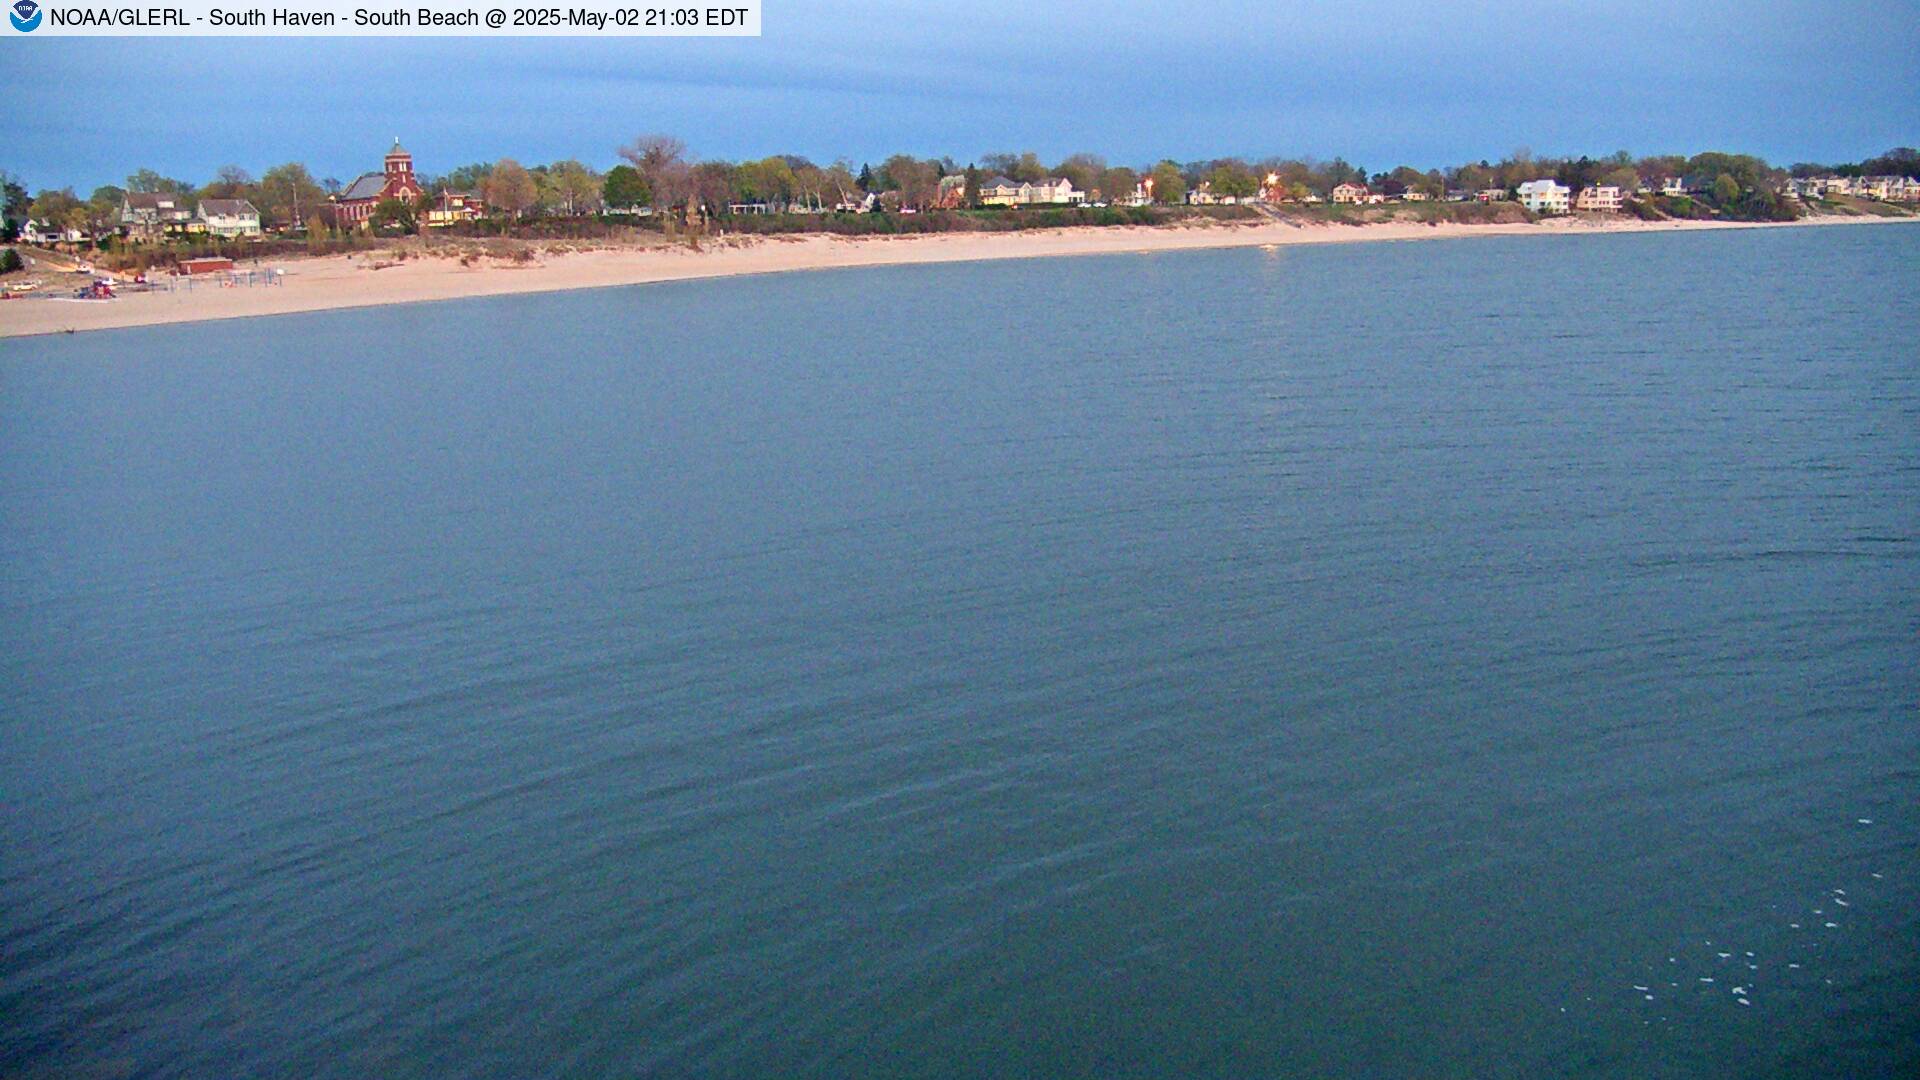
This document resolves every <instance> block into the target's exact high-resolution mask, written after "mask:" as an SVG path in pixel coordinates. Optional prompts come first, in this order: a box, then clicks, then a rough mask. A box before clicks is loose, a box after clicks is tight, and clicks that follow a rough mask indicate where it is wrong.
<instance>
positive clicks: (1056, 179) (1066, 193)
mask: <svg viewBox="0 0 1920 1080" xmlns="http://www.w3.org/2000/svg"><path fill="white" fill-rule="evenodd" d="M1020 195H1021V202H1022V203H1023V204H1034V203H1039V204H1045V205H1051V206H1071V205H1074V204H1076V203H1083V202H1086V201H1087V193H1086V192H1084V191H1078V190H1075V189H1074V186H1073V181H1071V180H1069V179H1067V178H1066V177H1064V176H1050V177H1047V178H1046V179H1045V180H1035V181H1034V182H1033V183H1031V184H1027V185H1024V186H1023V187H1022V190H1021V192H1020Z"/></svg>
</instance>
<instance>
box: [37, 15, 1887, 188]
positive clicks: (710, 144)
mask: <svg viewBox="0 0 1920 1080" xmlns="http://www.w3.org/2000/svg"><path fill="white" fill-rule="evenodd" d="M1522 10H1524V11H1526V12H1527V13H1528V14H1527V15H1526V16H1525V17H1523V16H1522V15H1520V14H1519V12H1520V11H1522ZM764 12H765V15H764V35H763V36H762V37H761V38H759V39H622V40H609V41H600V40H591V39H586V38H562V39H520V40H512V41H500V40H478V39H464V38H461V39H453V38H443V39H423V38H412V39H365V38H360V39H339V40H325V39H311V38H304V39H300V38H279V39H248V40H245V41H236V40H232V39H222V40H216V39H159V38H151V39H139V38H93V39H75V38H65V39H60V38H45V37H41V38H20V37H16V36H8V37H4V38H0V71H5V72H7V73H8V78H7V79H6V80H5V84H6V87H7V93H6V101H5V105H4V106H3V107H0V108H3V110H4V111H3V113H0V169H5V170H8V171H11V172H13V173H16V174H18V175H20V176H21V177H22V178H23V179H24V180H25V182H26V183H27V185H28V186H29V187H30V188H35V189H37V188H40V187H44V186H59V185H66V184H72V185H73V186H74V187H75V188H77V189H79V190H80V192H81V193H82V194H83V195H84V194H85V193H86V192H87V191H89V190H91V188H92V187H93V186H94V185H96V184H101V183H118V182H120V181H121V179H122V178H123V177H125V176H126V175H127V174H128V173H129V172H131V171H133V170H134V169H136V168H139V167H142V166H145V167H150V168H154V169H157V170H159V171H160V172H162V173H165V174H167V175H171V176H179V177H182V178H185V179H191V180H196V181H198V180H204V179H206V178H208V177H210V176H211V174H212V173H213V171H214V170H215V169H216V168H217V167H219V166H220V165H222V164H226V163H230V162H231V163H235V164H239V165H241V166H243V167H245V168H247V169H249V170H250V171H252V172H254V173H256V174H258V173H259V172H261V171H263V170H264V169H265V168H266V167H268V166H269V165H272V164H276V163H278V162H282V161H289V160H298V161H304V162H306V163H307V164H308V166H309V167H310V168H312V169H313V171H314V173H315V175H318V176H337V177H340V178H343V179H347V178H351V177H352V176H353V175H355V174H356V173H358V172H360V171H362V170H366V169H374V168H378V166H379V157H380V154H381V152H382V151H383V150H384V149H385V148H386V146H387V144H388V142H389V141H390V140H391V139H392V138H393V137H394V136H396V135H398V136H399V137H400V138H401V139H402V140H403V141H404V142H405V143H406V144H407V146H408V148H409V149H411V150H413V152H414V154H415V156H416V158H417V160H418V167H419V168H420V169H421V170H422V171H423V172H427V173H437V172H443V171H445V170H447V169H449V168H451V167H453V166H455V165H459V164H462V163H465V162H470V161H476V160H483V159H484V160H492V159H496V158H500V157H514V158H518V159H519V160H521V161H522V162H525V163H535V162H545V161H553V160H557V159H560V158H566V157H577V158H579V159H581V160H584V161H586V162H588V163H589V164H593V165H596V166H600V167H604V166H606V165H610V164H612V163H613V162H614V161H615V160H616V159H615V157H614V149H615V147H617V146H618V145H619V144H620V143H622V142H624V141H626V140H628V139H630V138H631V137H632V136H634V135H636V134H639V133H642V132H649V131H668V132H673V133H676V134H678V135H680V136H681V137H682V138H684V139H685V140H686V141H687V142H688V144H689V145H690V146H691V147H692V149H693V151H694V152H695V153H696V154H697V155H700V156H713V157H728V158H739V157H746V156H762V155H765V154H770V153H800V154H805V155H808V156H810V157H812V158H814V159H816V160H819V161H829V160H832V159H834V158H836V157H842V156H844V157H847V158H850V159H851V160H852V161H853V162H854V163H855V164H856V165H857V164H858V163H860V162H861V161H863V160H873V161H878V160H879V159H880V158H882V157H884V156H886V155H887V154H889V153H894V152H902V151H904V152H909V153H915V154H921V155H926V156H939V155H951V156H953V157H955V158H957V159H959V160H961V161H966V160H969V159H971V158H974V157H977V156H979V155H980V154H983V153H987V152H990V151H995V150H1014V151H1019V150H1029V149H1030V150H1036V151H1038V152H1039V153H1040V154H1041V156H1042V157H1044V158H1046V159H1048V160H1050V161H1051V160H1057V159H1058V158H1060V157H1063V156H1065V155H1066V154H1069V153H1072V152H1075V151H1079V150H1089V151H1093V152H1096V153H1102V154H1105V155H1106V156H1107V157H1108V158H1110V159H1112V160H1114V161H1116V162H1119V163H1126V164H1137V163H1141V162H1147V161H1151V160H1157V159H1159V158H1161V157H1172V158H1175V159H1178V160H1189V159H1194V158H1201V157H1214V156H1220V155H1229V154H1237V155H1243V156H1248V157H1259V156H1265V155H1268V154H1282V155H1289V156H1292V155H1309V156H1317V157H1322V158H1328V157H1332V156H1334V155H1341V156H1344V157H1346V158H1347V159H1348V160H1349V161H1354V162H1357V163H1360V164H1363V165H1365V166H1367V167H1368V168H1370V169H1374V170H1383V169H1387V168H1390V167H1392V166H1394V165H1398V164H1402V163H1405V164H1413V165H1418V166H1422V167H1426V166H1430V165H1443V164H1448V163H1453V162H1458V161H1462V160H1469V159H1478V158H1482V157H1496V158H1497V157H1499V156H1501V155H1503V154H1505V153H1507V152H1508V151H1510V150H1512V149H1514V148H1516V147H1519V146H1526V147H1529V148H1531V149H1532V150H1533V151H1534V152H1536V153H1540V154H1560V153H1592V154H1596V155H1598V154H1604V153H1609V152H1611V151H1613V150H1617V149H1629V150H1632V151H1634V152H1635V153H1665V152H1690V151H1697V150H1703V149H1726V150H1744V151H1752V152H1756V153H1759V154H1762V155H1763V156H1766V157H1767V158H1769V159H1770V160H1774V161H1777V162H1780V163H1786V162H1791V161H1796V160H1814V161H1830V160H1857V159H1859V158H1861V157H1863V156H1866V155H1870V154H1875V153H1879V152H1880V151H1883V150H1885V149H1887V148H1889V147H1892V146H1896V145H1914V144H1915V143H1920V3H1912V2H1900V3H1856V2H1852V0H1827V2H1821V3H1809V2H1801V0H1785V2H1782V3H1774V4H1768V5H1762V4H1758V3H1743V4H1729V3H1718V2H1707V3H1691V2H1680V3H1676V2H1673V0H1663V2H1659V3H1643V2H1641V0H1607V2H1593V0H1588V2H1581V3H1562V2H1559V0H1543V2H1535V3H1531V4H1528V5H1525V7H1524V8H1522V6H1521V5H1515V4H1506V3H1500V4H1480V3H1470V2H1467V3H1456V4H1451V5H1443V4H1433V3H1431V2H1424V3H1406V2H1383V0H1350V2H1346V3H1340V4H1332V3H1324V4H1323V3H1295V2H1292V0H1264V2H1257V3H1242V2H1239V0H1227V2H1222V3H1202V4H1194V3H1192V2H1191V0H1189V2H1186V3H1160V2H1142V0H1109V2H1107V3H1104V4H1095V5H1079V4H1075V5H1071V7H1070V8H1069V6H1068V5H1058V6H1056V7H1050V6H1049V5H1046V4H1044V3H1038V2H1035V0H1020V2H1018V3H996V2H993V0H967V2H956V0H916V3H914V4H912V5H892V4H873V3H848V2H840V0H765V3H764Z"/></svg>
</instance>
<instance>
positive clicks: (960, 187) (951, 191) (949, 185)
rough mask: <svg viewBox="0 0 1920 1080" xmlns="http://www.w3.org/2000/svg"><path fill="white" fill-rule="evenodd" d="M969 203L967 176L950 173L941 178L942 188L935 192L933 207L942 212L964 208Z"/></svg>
mask: <svg viewBox="0 0 1920 1080" xmlns="http://www.w3.org/2000/svg"><path fill="white" fill-rule="evenodd" d="M966 201H967V174H966V173H949V174H947V175H946V176H943V177H941V178H940V186H939V188H938V189H937V190H936V191H935V192H934V196H933V205H934V206H936V207H938V208H940V209H942V210H952V209H954V208H956V207H959V206H963V205H965V204H966Z"/></svg>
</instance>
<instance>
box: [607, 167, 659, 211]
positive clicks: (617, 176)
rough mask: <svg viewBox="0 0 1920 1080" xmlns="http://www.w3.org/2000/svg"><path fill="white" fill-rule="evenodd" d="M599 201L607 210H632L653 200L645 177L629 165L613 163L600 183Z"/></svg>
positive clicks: (649, 203) (651, 191)
mask: <svg viewBox="0 0 1920 1080" xmlns="http://www.w3.org/2000/svg"><path fill="white" fill-rule="evenodd" d="M600 201H601V202H602V203H603V204H605V205H606V207H607V209H609V210H632V209H634V208H635V207H640V206H648V205H651V204H652V202H653V190H652V189H651V188H649V187H647V178H646V177H644V176H641V175H640V170H639V169H636V168H634V167H633V166H631V165H615V166H614V167H613V168H611V169H608V170H607V176H606V179H605V180H604V181H602V182H601V184H600Z"/></svg>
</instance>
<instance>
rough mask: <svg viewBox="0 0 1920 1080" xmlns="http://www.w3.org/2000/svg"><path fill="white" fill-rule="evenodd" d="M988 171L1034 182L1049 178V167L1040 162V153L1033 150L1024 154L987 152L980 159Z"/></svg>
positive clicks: (1009, 177)
mask: <svg viewBox="0 0 1920 1080" xmlns="http://www.w3.org/2000/svg"><path fill="white" fill-rule="evenodd" d="M980 161H981V162H982V164H984V165H985V167H986V169H987V171H988V172H995V173H999V174H1000V175H1001V176H1004V177H1006V178H1007V179H1009V180H1015V181H1021V182H1024V183H1032V182H1034V181H1036V180H1045V179H1046V178H1047V167H1046V166H1045V165H1042V164H1040V155H1038V154H1036V153H1034V152H1033V151H1031V150H1028V151H1027V152H1025V153H1023V154H1018V155H1015V154H987V155H986V156H984V157H982V158H981V159H980Z"/></svg>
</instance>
